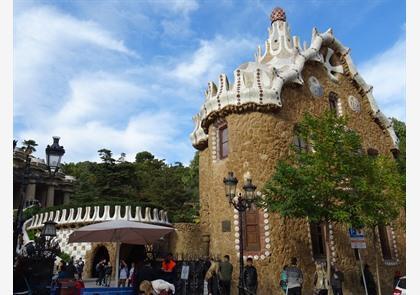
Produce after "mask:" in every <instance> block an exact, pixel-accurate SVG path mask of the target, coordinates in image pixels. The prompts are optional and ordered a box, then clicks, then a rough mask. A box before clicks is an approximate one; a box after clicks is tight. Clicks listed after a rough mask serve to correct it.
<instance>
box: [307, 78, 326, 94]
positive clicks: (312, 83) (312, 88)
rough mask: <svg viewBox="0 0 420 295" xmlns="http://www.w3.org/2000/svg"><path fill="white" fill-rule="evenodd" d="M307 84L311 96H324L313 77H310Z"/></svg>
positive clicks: (319, 85)
mask: <svg viewBox="0 0 420 295" xmlns="http://www.w3.org/2000/svg"><path fill="white" fill-rule="evenodd" d="M308 83H309V90H310V91H311V93H312V95H314V96H317V97H319V96H322V95H323V94H324V89H323V88H322V86H321V84H320V83H319V81H318V79H317V78H315V77H314V76H310V77H309V79H308Z"/></svg>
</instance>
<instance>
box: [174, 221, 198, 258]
mask: <svg viewBox="0 0 420 295" xmlns="http://www.w3.org/2000/svg"><path fill="white" fill-rule="evenodd" d="M174 228H175V231H174V232H173V233H171V234H170V236H169V251H170V252H172V253H173V255H174V257H175V258H176V259H188V258H194V259H195V258H197V257H202V256H204V255H205V251H204V247H203V244H202V237H201V230H200V225H199V224H194V223H175V224H174Z"/></svg>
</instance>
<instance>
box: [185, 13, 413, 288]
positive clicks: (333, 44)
mask: <svg viewBox="0 0 420 295" xmlns="http://www.w3.org/2000/svg"><path fill="white" fill-rule="evenodd" d="M349 21H351V20H349ZM384 31H385V29H384ZM366 46H369V45H368V44H366ZM349 53H350V49H349V48H347V47H344V46H343V45H342V44H341V42H340V41H339V40H338V39H337V38H336V37H334V35H333V33H332V30H327V31H326V32H325V33H319V32H318V31H317V30H316V29H313V31H312V40H311V42H310V44H308V45H307V44H306V43H304V44H303V46H301V43H300V41H299V38H298V37H297V36H293V37H292V36H291V34H290V28H289V24H288V23H287V21H286V14H285V12H284V11H283V10H282V9H280V8H276V9H274V10H273V12H272V14H271V25H270V27H269V36H268V40H267V41H266V43H265V52H262V51H261V48H260V47H258V49H257V53H256V55H255V61H252V62H247V63H244V64H242V65H240V66H239V67H238V68H237V69H236V70H235V71H234V72H233V77H234V81H233V82H229V81H228V78H227V76H226V75H225V74H221V75H220V76H219V83H218V85H217V86H216V85H215V84H214V83H213V82H210V83H208V88H207V90H206V92H205V100H204V103H203V105H202V107H201V109H200V111H199V113H198V114H197V115H196V116H195V117H194V121H195V129H194V131H193V132H192V134H191V140H192V144H193V146H194V147H195V148H196V149H197V150H199V171H200V176H199V177H200V181H199V190H200V226H201V232H202V242H203V243H204V244H206V245H207V246H205V247H204V248H205V249H208V255H210V256H216V257H217V256H218V257H223V255H225V254H228V255H231V256H232V257H238V256H239V227H238V223H239V214H238V212H237V211H235V210H234V209H233V208H232V207H230V206H229V204H228V201H227V200H226V197H225V192H224V186H223V177H225V176H226V175H227V174H228V172H229V171H233V172H234V173H235V174H236V175H237V176H238V179H239V180H240V181H239V184H238V187H242V185H243V182H242V181H241V178H242V177H241V176H242V175H245V174H246V173H251V175H252V180H253V183H254V184H256V185H257V187H258V188H262V187H263V185H264V184H265V183H266V181H267V180H269V179H270V178H271V176H272V175H273V173H274V171H275V167H276V165H277V162H278V160H279V159H284V158H285V157H286V156H287V155H288V154H289V153H291V152H292V151H291V148H290V146H291V145H292V144H294V145H295V146H296V147H297V148H300V149H305V148H306V146H307V145H306V143H305V142H304V141H303V140H302V138H299V137H297V135H296V134H295V133H294V131H295V126H296V124H297V123H298V122H299V121H301V120H302V118H303V114H304V112H310V113H312V114H321V113H323V112H324V111H326V110H331V111H332V112H334V113H335V114H336V115H337V116H343V115H345V116H346V117H347V118H348V119H349V121H348V125H349V128H352V129H353V130H355V131H357V132H358V133H359V134H360V135H361V137H362V141H363V145H364V148H365V149H366V150H369V151H372V150H376V152H379V153H381V154H390V155H391V153H392V155H394V156H397V155H398V139H397V137H396V135H395V132H394V130H393V127H392V125H391V123H390V122H389V120H388V119H387V117H386V116H385V115H384V114H383V113H382V112H381V111H380V110H379V109H378V106H377V104H376V102H375V100H374V98H373V96H372V86H370V85H368V84H366V83H365V81H364V80H363V78H362V77H361V75H360V73H359V72H358V71H357V69H356V67H355V66H354V64H353V62H352V60H351V58H350V54H349ZM244 223H245V225H244V236H245V237H244V241H245V257H248V256H251V257H253V258H254V260H255V265H256V268H257V270H258V274H259V287H258V288H259V293H260V294H278V293H279V292H280V287H279V278H280V272H281V270H282V268H283V266H284V265H285V264H289V263H290V258H291V257H293V256H296V257H297V258H298V261H299V266H300V267H301V268H302V270H303V272H304V292H303V294H312V282H313V274H314V272H315V261H325V259H326V249H325V246H324V245H325V242H324V233H323V227H321V226H320V225H319V224H314V223H309V222H308V221H307V220H297V219H296V220H293V219H287V220H286V219H284V218H283V217H281V216H279V214H272V213H269V212H267V210H262V209H261V210H258V209H254V210H250V211H248V212H246V214H245V218H244ZM326 236H327V238H328V239H329V245H330V248H331V249H330V250H331V253H332V263H334V264H337V265H339V267H340V268H341V270H343V272H344V273H345V277H346V281H345V284H344V286H345V292H344V294H362V293H363V291H362V290H361V283H360V265H359V261H358V256H357V251H354V250H353V249H352V248H351V247H350V239H349V237H348V233H347V228H346V226H344V225H340V224H329V229H328V230H327V233H326ZM377 236H378V237H379V241H378V244H377V248H376V249H378V251H380V252H379V253H378V254H379V257H380V258H382V259H380V272H381V282H382V290H383V292H391V290H392V282H393V275H394V273H395V271H396V270H400V271H402V272H404V271H405V230H404V227H403V217H402V218H401V219H400V220H396V221H395V222H394V223H392V224H391V225H387V226H381V227H379V230H378V232H377ZM374 251H375V250H374V244H373V238H372V234H371V232H369V231H368V232H367V249H364V250H361V251H360V252H361V255H362V257H363V259H364V261H365V262H368V263H369V264H370V265H371V266H374V265H375V259H374V257H375V256H374V253H375V252H374ZM232 262H233V263H234V264H236V266H235V268H234V269H235V272H236V271H237V270H238V267H237V263H238V261H237V259H232ZM372 269H373V267H372ZM237 277H238V273H234V278H235V279H237ZM375 279H376V277H375ZM235 291H236V290H235Z"/></svg>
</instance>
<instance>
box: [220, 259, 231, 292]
mask: <svg viewBox="0 0 420 295" xmlns="http://www.w3.org/2000/svg"><path fill="white" fill-rule="evenodd" d="M232 272H233V266H232V264H231V263H230V257H229V255H225V256H224V257H223V261H222V262H220V285H221V287H222V291H223V294H225V295H230V285H231V282H232Z"/></svg>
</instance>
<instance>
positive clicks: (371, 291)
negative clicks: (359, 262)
mask: <svg viewBox="0 0 420 295" xmlns="http://www.w3.org/2000/svg"><path fill="white" fill-rule="evenodd" d="M363 273H364V274H365V280H366V288H367V292H368V295H376V283H375V280H374V278H373V274H372V273H371V272H370V270H369V264H365V268H364V269H363ZM360 281H361V283H362V286H364V284H363V277H362V276H361V277H360Z"/></svg>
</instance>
